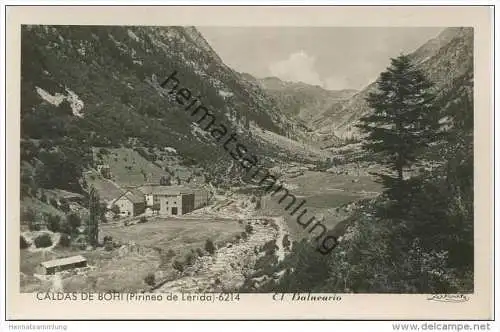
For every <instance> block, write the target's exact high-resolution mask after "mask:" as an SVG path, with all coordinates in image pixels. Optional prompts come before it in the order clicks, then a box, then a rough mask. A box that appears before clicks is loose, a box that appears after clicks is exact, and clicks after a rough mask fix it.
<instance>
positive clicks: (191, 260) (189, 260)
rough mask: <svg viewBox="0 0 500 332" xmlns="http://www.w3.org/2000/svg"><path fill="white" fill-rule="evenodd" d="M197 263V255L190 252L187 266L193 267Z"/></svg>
mask: <svg viewBox="0 0 500 332" xmlns="http://www.w3.org/2000/svg"><path fill="white" fill-rule="evenodd" d="M195 261H196V255H195V253H194V251H193V252H190V253H189V254H187V255H186V265H187V266H191V265H193V264H194V262H195Z"/></svg>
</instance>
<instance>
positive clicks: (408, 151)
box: [357, 55, 440, 203]
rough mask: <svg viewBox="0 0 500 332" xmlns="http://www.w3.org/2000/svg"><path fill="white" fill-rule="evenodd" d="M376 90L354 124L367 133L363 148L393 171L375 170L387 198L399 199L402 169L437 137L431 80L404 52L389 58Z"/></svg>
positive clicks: (419, 157)
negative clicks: (368, 108)
mask: <svg viewBox="0 0 500 332" xmlns="http://www.w3.org/2000/svg"><path fill="white" fill-rule="evenodd" d="M376 83H377V88H378V91H376V92H372V93H370V94H369V96H368V97H367V98H366V100H367V102H368V104H369V106H370V107H371V108H372V109H373V112H372V113H370V114H368V115H366V116H364V117H362V118H361V119H360V124H358V125H357V127H358V128H360V129H361V131H362V132H364V133H366V134H367V137H366V142H365V143H364V145H363V146H364V148H365V149H366V150H368V151H370V152H374V153H376V154H379V155H381V156H382V157H383V158H382V160H383V163H384V164H385V165H386V166H388V167H389V169H390V170H391V171H392V172H390V173H389V174H382V173H377V176H378V177H379V178H380V180H381V182H382V183H383V185H384V187H385V188H386V193H387V194H388V196H389V198H391V199H393V200H394V201H397V202H400V203H402V202H403V201H404V197H405V194H407V193H408V192H407V190H408V187H407V186H406V185H407V184H409V183H410V182H409V181H407V179H405V174H404V172H405V171H406V170H408V168H409V167H411V166H413V165H416V164H417V163H418V161H421V160H422V158H423V153H424V152H425V151H426V148H427V147H428V146H429V145H430V144H431V143H433V142H436V141H438V140H439V139H440V132H439V131H440V124H439V113H438V112H437V110H436V108H435V107H434V102H435V98H436V94H435V93H434V92H433V84H432V83H431V82H430V81H429V80H428V79H427V78H426V77H425V76H424V74H423V73H422V72H421V71H420V70H419V69H418V68H416V66H415V65H414V64H413V63H412V62H411V59H410V58H409V57H408V56H407V55H401V56H399V57H397V58H395V59H391V65H390V66H389V67H388V68H387V70H386V71H385V72H383V73H381V75H380V77H379V78H378V80H377V82H376Z"/></svg>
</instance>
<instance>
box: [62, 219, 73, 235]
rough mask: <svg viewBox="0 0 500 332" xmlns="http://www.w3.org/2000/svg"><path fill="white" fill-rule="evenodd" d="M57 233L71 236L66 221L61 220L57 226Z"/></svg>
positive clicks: (69, 227)
mask: <svg viewBox="0 0 500 332" xmlns="http://www.w3.org/2000/svg"><path fill="white" fill-rule="evenodd" d="M59 232H60V233H65V234H71V232H72V230H71V226H70V224H69V222H68V221H67V220H61V222H60V224H59Z"/></svg>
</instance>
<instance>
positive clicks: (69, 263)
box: [40, 255, 87, 274]
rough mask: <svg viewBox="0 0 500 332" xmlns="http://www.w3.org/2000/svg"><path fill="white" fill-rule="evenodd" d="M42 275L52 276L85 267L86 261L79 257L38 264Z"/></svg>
mask: <svg viewBox="0 0 500 332" xmlns="http://www.w3.org/2000/svg"><path fill="white" fill-rule="evenodd" d="M40 265H41V267H42V272H43V273H44V274H54V273H56V272H59V271H64V270H69V269H75V268H80V267H86V266H87V259H86V258H85V257H83V256H81V255H77V256H71V257H65V258H59V259H54V260H51V261H47V262H43V263H41V264H40Z"/></svg>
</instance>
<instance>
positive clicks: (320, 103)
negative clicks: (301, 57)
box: [242, 73, 357, 128]
mask: <svg viewBox="0 0 500 332" xmlns="http://www.w3.org/2000/svg"><path fill="white" fill-rule="evenodd" d="M242 76H243V77H244V78H246V79H247V80H249V81H253V82H255V83H256V84H258V85H259V86H260V87H262V88H263V89H264V91H265V92H266V93H267V94H268V95H269V96H270V97H271V98H272V99H273V100H274V101H275V102H276V104H277V106H278V108H279V109H280V110H281V111H282V112H283V113H284V114H286V115H289V116H291V117H293V118H296V119H298V120H299V121H301V122H302V123H303V124H304V125H305V126H307V127H311V128H315V124H316V123H321V121H322V120H323V119H325V118H326V117H330V116H331V115H332V113H331V109H335V108H338V106H337V105H342V104H343V103H344V102H345V101H347V100H348V99H349V98H350V97H352V96H353V95H354V94H355V93H356V92H357V91H356V90H352V89H345V90H333V91H332V90H326V89H323V88H322V87H320V86H318V85H310V84H306V83H303V82H286V81H282V80H281V79H279V78H278V77H265V78H261V79H257V78H255V77H253V76H251V75H250V74H246V73H244V74H242Z"/></svg>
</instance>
